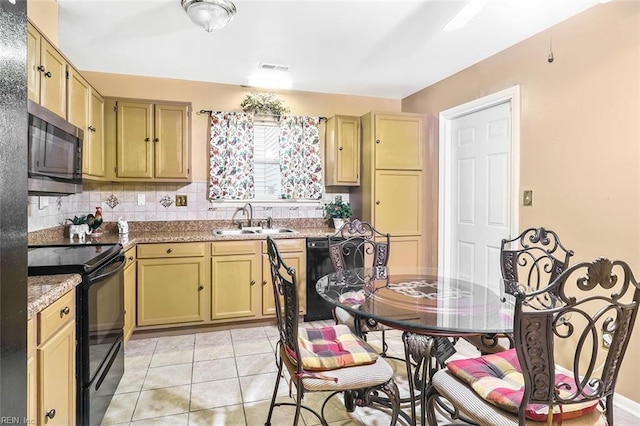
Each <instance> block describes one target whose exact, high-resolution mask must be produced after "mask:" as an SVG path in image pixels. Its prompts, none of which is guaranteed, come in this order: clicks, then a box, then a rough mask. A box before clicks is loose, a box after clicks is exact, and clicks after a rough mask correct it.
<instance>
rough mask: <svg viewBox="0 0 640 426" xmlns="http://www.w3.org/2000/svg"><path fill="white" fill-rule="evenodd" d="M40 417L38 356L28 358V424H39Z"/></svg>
mask: <svg viewBox="0 0 640 426" xmlns="http://www.w3.org/2000/svg"><path fill="white" fill-rule="evenodd" d="M37 418H38V373H37V370H36V358H35V357H34V356H31V357H29V358H28V359H27V422H25V423H27V424H37V422H36V419H37Z"/></svg>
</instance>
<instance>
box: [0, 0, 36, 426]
mask: <svg viewBox="0 0 640 426" xmlns="http://www.w3.org/2000/svg"><path fill="white" fill-rule="evenodd" d="M27 120H28V116H27V2H26V0H0V422H1V423H10V424H35V420H36V419H26V418H25V416H26V415H27V200H28V198H27ZM30 421H33V423H29V422H30Z"/></svg>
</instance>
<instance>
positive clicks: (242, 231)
mask: <svg viewBox="0 0 640 426" xmlns="http://www.w3.org/2000/svg"><path fill="white" fill-rule="evenodd" d="M213 233H214V234H215V235H245V234H255V231H253V230H251V229H216V230H215V231H213Z"/></svg>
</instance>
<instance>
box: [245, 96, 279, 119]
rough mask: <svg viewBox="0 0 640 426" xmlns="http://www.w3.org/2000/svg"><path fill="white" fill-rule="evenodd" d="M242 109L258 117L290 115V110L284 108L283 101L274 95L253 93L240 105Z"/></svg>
mask: <svg viewBox="0 0 640 426" xmlns="http://www.w3.org/2000/svg"><path fill="white" fill-rule="evenodd" d="M240 108H242V110H243V111H244V112H251V113H253V114H256V115H260V114H263V115H285V114H288V113H289V108H287V107H286V106H284V102H283V101H282V99H279V98H278V97H276V95H274V94H273V93H265V92H251V93H249V94H248V95H247V97H246V98H244V100H243V101H242V102H241V103H240Z"/></svg>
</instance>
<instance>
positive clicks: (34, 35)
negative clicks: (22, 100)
mask: <svg viewBox="0 0 640 426" xmlns="http://www.w3.org/2000/svg"><path fill="white" fill-rule="evenodd" d="M66 73H67V61H66V60H65V59H64V57H63V56H62V55H61V54H60V52H58V50H57V49H56V48H55V47H53V45H52V44H51V43H49V41H47V39H46V38H45V37H43V36H42V35H41V34H40V32H39V31H38V30H37V29H36V28H35V27H34V26H33V25H31V23H27V95H28V97H29V99H31V100H33V101H34V102H37V103H39V104H40V105H42V106H43V107H45V108H47V109H48V110H50V111H52V112H54V113H55V114H57V115H59V116H60V117H62V118H64V119H66V118H67V97H66V96H67V78H66Z"/></svg>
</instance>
